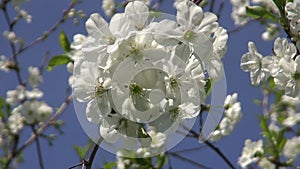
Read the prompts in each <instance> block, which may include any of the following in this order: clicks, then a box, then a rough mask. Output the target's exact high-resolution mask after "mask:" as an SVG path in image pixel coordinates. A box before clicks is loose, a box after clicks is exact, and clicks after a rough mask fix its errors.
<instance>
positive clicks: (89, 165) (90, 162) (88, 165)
mask: <svg viewBox="0 0 300 169" xmlns="http://www.w3.org/2000/svg"><path fill="white" fill-rule="evenodd" d="M101 142H102V138H100V139H99V140H98V142H97V143H94V147H93V149H92V152H91V154H90V157H89V159H88V160H87V163H86V169H91V168H92V166H93V162H94V159H95V156H96V154H97V151H98V149H99V145H100V144H101Z"/></svg>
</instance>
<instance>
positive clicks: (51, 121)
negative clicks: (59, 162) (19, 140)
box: [4, 95, 72, 169]
mask: <svg viewBox="0 0 300 169" xmlns="http://www.w3.org/2000/svg"><path fill="white" fill-rule="evenodd" d="M71 100H72V96H71V95H70V96H68V97H67V98H66V99H65V101H64V102H63V103H62V105H61V106H60V107H59V109H58V110H57V111H56V113H55V114H54V115H53V116H52V117H51V119H50V120H49V121H48V122H47V123H45V124H44V125H43V126H42V127H40V128H39V129H38V130H37V131H36V134H32V135H31V136H30V137H29V138H28V139H27V141H25V143H24V144H23V145H22V146H21V147H20V148H18V149H17V150H16V151H15V152H12V153H11V154H10V155H9V157H8V159H7V162H6V166H7V167H5V168H4V169H7V168H8V166H9V164H10V163H11V161H12V160H13V159H14V158H15V157H16V156H17V155H18V154H19V153H21V152H22V151H23V150H24V149H25V148H26V147H27V146H29V145H30V144H31V143H33V142H34V141H35V140H36V139H37V137H38V136H39V135H41V134H42V133H43V132H44V131H45V130H46V129H47V128H48V127H50V126H51V125H53V124H54V123H55V122H56V120H57V119H58V118H59V117H60V115H61V114H62V113H63V112H64V111H65V109H66V108H67V106H68V105H69V103H70V102H71Z"/></svg>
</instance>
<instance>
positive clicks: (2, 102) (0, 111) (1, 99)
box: [0, 97, 5, 119]
mask: <svg viewBox="0 0 300 169" xmlns="http://www.w3.org/2000/svg"><path fill="white" fill-rule="evenodd" d="M4 107H5V99H4V97H0V118H2V119H3V118H5V116H4V113H3V108H4Z"/></svg>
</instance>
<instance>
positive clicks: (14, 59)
mask: <svg viewBox="0 0 300 169" xmlns="http://www.w3.org/2000/svg"><path fill="white" fill-rule="evenodd" d="M22 3H23V2H21V1H17V0H3V1H2V2H1V3H0V9H1V11H2V12H3V16H4V19H5V21H6V24H7V27H8V30H6V31H4V32H3V36H4V37H5V38H6V39H7V40H8V42H9V45H10V47H11V57H10V58H7V57H6V56H4V55H1V60H0V70H1V71H4V72H6V73H8V74H11V73H12V71H14V72H15V73H16V77H17V81H18V83H17V84H16V85H17V87H16V89H15V90H8V91H7V93H6V97H3V96H1V98H0V146H1V151H0V157H1V158H0V159H1V162H0V164H1V167H2V168H4V169H6V168H11V167H13V166H16V165H18V163H19V162H21V160H22V159H23V155H22V154H23V151H24V150H25V149H26V148H28V147H29V146H30V145H31V144H32V143H33V142H35V143H36V148H37V157H38V160H37V161H38V163H39V166H40V168H44V167H45V166H44V163H43V158H42V146H41V143H40V140H41V139H46V140H47V141H48V142H49V143H51V144H52V141H53V139H54V138H55V136H54V135H47V134H45V133H44V132H45V130H46V129H47V128H49V127H50V126H55V127H56V128H60V127H61V125H62V122H60V121H58V118H59V116H60V115H61V114H62V113H63V112H64V111H65V109H66V108H67V106H68V105H69V103H70V101H71V100H72V97H71V96H68V97H67V98H66V99H65V100H64V101H63V103H62V105H61V107H59V108H58V110H57V111H56V112H55V114H53V108H52V107H50V106H49V105H48V104H47V103H46V102H45V101H40V100H41V99H42V97H43V95H44V92H43V91H42V90H40V85H41V83H42V82H43V77H42V72H43V69H44V68H45V67H44V65H45V62H46V60H44V61H43V63H42V65H41V66H40V67H34V66H29V67H28V73H29V76H28V78H25V76H23V74H24V72H21V70H23V67H21V64H20V62H19V57H20V56H21V54H22V53H23V52H24V51H26V50H30V49H31V48H32V47H33V46H34V45H36V44H38V43H40V42H42V41H45V40H46V39H47V38H48V36H50V35H51V34H52V33H53V32H54V31H55V30H56V29H57V28H58V27H59V26H61V24H63V23H64V22H65V21H67V19H68V18H70V17H72V16H71V15H72V14H71V12H73V13H74V6H75V4H77V3H78V2H77V1H72V2H71V3H70V4H69V7H68V9H66V10H65V11H64V13H63V15H62V18H61V19H60V20H59V21H58V22H57V23H55V24H54V25H53V26H52V27H51V29H49V31H47V32H46V33H43V35H42V36H40V37H39V38H37V39H36V40H34V41H32V42H30V43H28V44H26V43H25V40H23V39H22V38H21V37H20V36H17V35H18V33H17V32H16V31H15V27H16V26H18V24H19V22H21V21H22V20H25V21H26V23H28V24H30V23H31V21H32V16H31V15H30V14H29V13H28V12H27V11H26V10H25V9H23V8H22ZM11 7H12V8H11ZM13 10H14V11H15V12H16V16H14V14H12V13H13V12H12V11H13ZM73 15H74V14H73ZM3 23H4V22H3ZM2 26H5V25H4V24H3V25H2ZM1 52H4V51H1ZM46 58H47V57H46ZM24 69H25V68H24ZM12 77H13V76H12ZM25 79H26V80H25ZM52 114H53V115H52ZM26 128H31V130H32V134H31V136H30V137H29V138H28V139H27V140H24V137H25V136H26V133H24V130H25V129H26ZM59 130H60V129H59ZM4 138H5V139H4ZM23 141H24V142H23ZM12 163H13V164H12Z"/></svg>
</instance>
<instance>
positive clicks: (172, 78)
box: [170, 77, 178, 88]
mask: <svg viewBox="0 0 300 169" xmlns="http://www.w3.org/2000/svg"><path fill="white" fill-rule="evenodd" d="M170 85H171V87H172V88H176V87H178V81H177V79H176V77H171V78H170Z"/></svg>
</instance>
